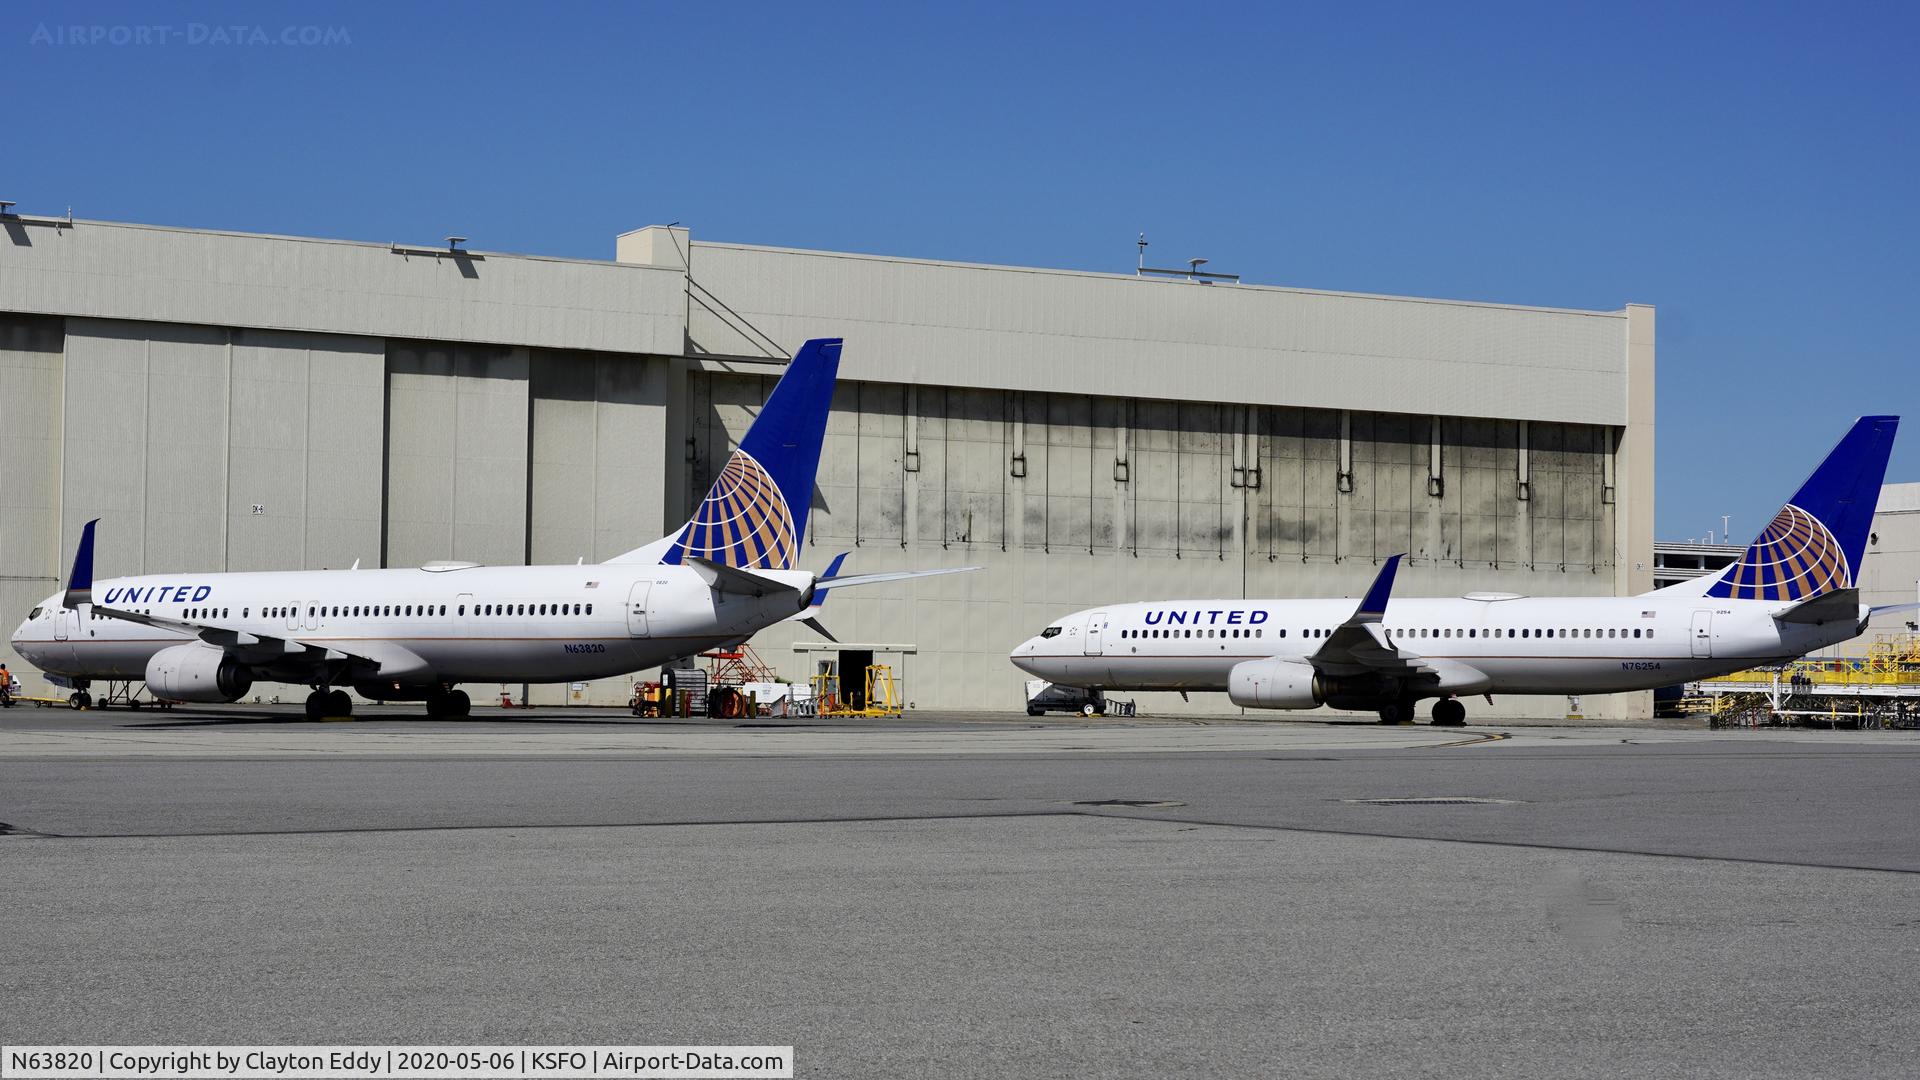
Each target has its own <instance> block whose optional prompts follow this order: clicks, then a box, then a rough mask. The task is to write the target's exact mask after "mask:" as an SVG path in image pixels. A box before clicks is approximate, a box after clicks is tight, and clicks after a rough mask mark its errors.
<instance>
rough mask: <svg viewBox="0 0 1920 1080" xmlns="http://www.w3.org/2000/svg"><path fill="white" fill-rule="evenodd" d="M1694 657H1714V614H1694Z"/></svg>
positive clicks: (1704, 612)
mask: <svg viewBox="0 0 1920 1080" xmlns="http://www.w3.org/2000/svg"><path fill="white" fill-rule="evenodd" d="M1693 655H1695V656H1700V657H1710V656H1712V655H1713V612H1711V611H1696V612H1694V613H1693Z"/></svg>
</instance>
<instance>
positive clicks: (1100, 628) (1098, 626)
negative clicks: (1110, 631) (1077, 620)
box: [1086, 611, 1107, 656]
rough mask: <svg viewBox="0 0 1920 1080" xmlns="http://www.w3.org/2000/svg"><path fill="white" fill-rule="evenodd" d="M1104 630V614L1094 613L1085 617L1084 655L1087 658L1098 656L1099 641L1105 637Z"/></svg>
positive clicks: (1105, 619)
mask: <svg viewBox="0 0 1920 1080" xmlns="http://www.w3.org/2000/svg"><path fill="white" fill-rule="evenodd" d="M1106 628H1107V613H1106V612H1104V611H1096V612H1094V613H1093V614H1091V615H1089V616H1087V643H1086V655H1088V656H1099V655H1100V650H1101V648H1102V640H1101V639H1102V638H1103V637H1104V636H1105V634H1104V631H1105V630H1106Z"/></svg>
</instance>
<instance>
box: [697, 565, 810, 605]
mask: <svg viewBox="0 0 1920 1080" xmlns="http://www.w3.org/2000/svg"><path fill="white" fill-rule="evenodd" d="M687 565H688V566H691V567H693V570H694V572H695V573H697V574H699V575H700V577H701V579H702V580H704V581H705V582H706V583H707V584H708V585H709V586H711V587H712V588H715V589H718V590H719V591H721V592H723V593H732V594H734V595H735V596H767V595H770V594H772V593H781V592H799V591H800V590H799V588H797V587H796V586H793V585H790V584H788V583H786V582H784V581H780V580H777V579H775V578H770V577H766V576H765V575H762V574H756V573H754V572H753V571H751V570H742V569H741V568H740V567H738V566H728V565H727V564H725V563H718V562H714V561H713V560H712V559H708V558H703V557H701V556H699V555H689V556H687Z"/></svg>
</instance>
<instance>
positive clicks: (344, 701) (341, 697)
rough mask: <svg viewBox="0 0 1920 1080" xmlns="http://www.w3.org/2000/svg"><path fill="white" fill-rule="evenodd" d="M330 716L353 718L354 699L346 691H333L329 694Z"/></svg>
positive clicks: (328, 706) (328, 710) (328, 707)
mask: <svg viewBox="0 0 1920 1080" xmlns="http://www.w3.org/2000/svg"><path fill="white" fill-rule="evenodd" d="M327 715H328V716H352V715H353V697H352V696H351V695H349V694H348V693H347V692H346V691H345V690H332V691H329V692H328V693H327Z"/></svg>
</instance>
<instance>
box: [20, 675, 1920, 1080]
mask: <svg viewBox="0 0 1920 1080" xmlns="http://www.w3.org/2000/svg"><path fill="white" fill-rule="evenodd" d="M631 721H632V718H629V717H624V716H623V715H621V714H618V713H607V712H604V711H590V712H578V713H569V712H566V711H552V712H547V711H534V712H531V713H526V714H514V715H511V716H509V715H507V714H501V713H483V714H482V715H481V716H479V717H477V718H476V719H474V720H472V721H466V722H461V723H451V724H441V723H425V722H421V721H417V720H412V719H409V718H407V717H406V715H405V714H403V713H401V712H399V711H398V710H396V711H394V712H392V713H384V712H382V711H381V710H374V715H372V716H369V717H364V718H362V719H361V720H360V721H357V722H355V723H351V724H308V723H306V722H305V721H304V720H302V719H300V718H299V717H298V716H297V714H293V713H291V712H290V711H276V710H266V711H262V710H258V709H255V710H245V709H241V710H216V709H207V710H198V711H193V712H187V711H184V710H176V711H173V712H169V713H160V714H155V713H151V712H147V713H124V712H93V713H82V714H75V713H66V712H60V711H53V710H46V711H35V710H22V709H16V710H12V711H10V712H6V713H0V822H4V823H5V826H6V828H5V830H4V831H5V832H7V833H9V834H10V835H5V836H0V910H4V911H5V912H7V931H6V933H5V934H4V935H0V1041H4V1042H6V1043H11V1044H20V1043H60V1042H84V1043H93V1044H102V1043H150V1042H160V1043H174V1042H197V1043H221V1042H230V1043H241V1042H248V1043H250V1042H267V1043H380V1042H399V1043H459V1042H466V1041H473V1040H484V1041H486V1042H489V1043H545V1044H554V1043H588V1044H632V1043H654V1044H661V1043H756V1044H764V1043H774V1044H788V1043H791V1044H793V1045H795V1047H796V1061H797V1064H798V1068H797V1072H796V1075H800V1076H821V1077H842V1076H851V1077H868V1076H871V1077H894V1076H904V1075H912V1076H936V1077H940V1076H953V1077H962V1076H965V1077H977V1076H983V1075H984V1076H993V1075H1020V1076H1023V1077H1025V1076H1040V1077H1046V1076H1114V1077H1135V1076H1152V1075H1170V1074H1179V1075H1205V1076H1242V1075H1263V1076H1264V1075H1289V1076H1351V1075H1356V1074H1364V1075H1377V1076H1414V1075H1419V1076H1539V1075H1585V1076H1619V1075H1634V1074H1660V1075H1673V1074H1685V1075H1710V1076H1859V1075H1903V1074H1909V1075H1910V1074H1920V1037H1917V1036H1916V1035H1915V1034H1914V1033H1913V1031H1912V1030H1911V1025H1910V1022H1909V1021H1908V1020H1907V1019H1906V1018H1905V1015H1904V1005H1905V1002H1906V1000H1907V999H1908V998H1909V997H1910V996H1911V994H1912V992H1913V990H1914V989H1915V976H1914V974H1913V973H1914V970H1915V961H1916V960H1917V959H1920V915H1916V914H1914V912H1915V911H1916V908H1917V907H1920V905H1917V904H1916V901H1920V813H1917V812H1916V810H1915V808H1914V804H1913V799H1912V796H1911V792H1912V791H1913V789H1914V781H1915V779H1916V769H1917V768H1920V735H1914V734H1911V733H1901V732H1888V733H1863V734H1845V733H1830V732H1808V733H1758V732H1726V733H1722V732H1704V731H1691V730H1663V729H1655V728H1641V729H1611V730H1601V729H1585V728H1580V729H1575V728H1551V727H1528V728H1515V729H1512V730H1511V731H1489V730H1485V729H1468V730H1467V731H1465V732H1462V731H1460V730H1458V729H1455V730H1444V729H1441V730H1436V729H1432V728H1429V727H1425V726H1419V727H1395V728H1382V727H1377V726H1368V725H1330V724H1310V723H1272V722H1252V723H1249V722H1240V721H1218V722H1204V723H1200V722H1193V723H1188V722H1181V723H1168V722H1154V721H1144V720H1143V721H1136V722H1131V723H1106V722H1099V721H1095V722H1087V721H1080V720H1052V721H1031V720H1029V719H1028V718H1026V717H1023V716H1022V717H1002V716H952V717H941V716H919V717H916V718H914V719H912V720H909V721H873V722H862V723H829V722H822V721H809V722H793V723H775V724H773V726H764V725H766V724H768V722H766V721H760V722H755V723H753V724H750V725H745V726H740V725H736V724H733V723H722V722H715V723H692V724H689V723H668V724H663V723H659V722H646V723H635V722H631ZM1409 799H1411V800H1423V801H1415V802H1404V801H1392V800H1409ZM1375 800H1389V801H1387V802H1384V803H1382V802H1378V801H1375ZM1431 800H1441V801H1431ZM1460 800H1476V801H1460Z"/></svg>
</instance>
